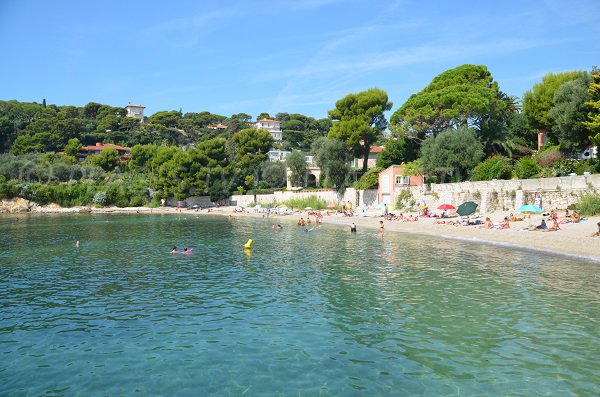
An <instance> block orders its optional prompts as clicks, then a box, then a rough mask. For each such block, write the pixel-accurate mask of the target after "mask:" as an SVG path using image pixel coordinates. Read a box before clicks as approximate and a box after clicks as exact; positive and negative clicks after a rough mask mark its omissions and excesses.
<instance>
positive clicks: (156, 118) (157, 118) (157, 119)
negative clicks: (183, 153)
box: [149, 110, 181, 128]
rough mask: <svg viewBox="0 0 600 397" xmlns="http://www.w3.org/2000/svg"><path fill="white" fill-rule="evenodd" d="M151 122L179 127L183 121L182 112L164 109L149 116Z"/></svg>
mask: <svg viewBox="0 0 600 397" xmlns="http://www.w3.org/2000/svg"><path fill="white" fill-rule="evenodd" d="M149 119H150V122H151V123H153V124H160V125H164V126H165V127H170V128H177V127H179V122H180V121H181V113H179V112H177V111H175V110H173V111H171V112H167V111H162V112H156V113H154V114H153V115H152V116H150V117H149Z"/></svg>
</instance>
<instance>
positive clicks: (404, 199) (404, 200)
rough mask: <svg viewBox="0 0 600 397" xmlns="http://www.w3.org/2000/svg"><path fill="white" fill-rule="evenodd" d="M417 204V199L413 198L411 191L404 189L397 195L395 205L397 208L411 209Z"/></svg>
mask: <svg viewBox="0 0 600 397" xmlns="http://www.w3.org/2000/svg"><path fill="white" fill-rule="evenodd" d="M415 204H416V201H415V199H414V198H413V195H412V193H411V191H410V190H408V189H403V190H401V191H400V193H399V194H398V195H397V196H396V204H395V206H394V207H395V208H397V209H403V208H406V209H409V210H410V209H412V208H413V207H414V206H415Z"/></svg>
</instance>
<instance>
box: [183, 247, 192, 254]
mask: <svg viewBox="0 0 600 397" xmlns="http://www.w3.org/2000/svg"><path fill="white" fill-rule="evenodd" d="M183 253H184V254H186V255H192V249H191V248H189V249H188V248H187V247H185V248H184V249H183Z"/></svg>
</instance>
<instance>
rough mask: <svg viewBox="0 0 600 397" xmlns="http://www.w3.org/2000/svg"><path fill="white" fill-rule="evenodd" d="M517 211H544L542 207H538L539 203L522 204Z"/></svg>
mask: <svg viewBox="0 0 600 397" xmlns="http://www.w3.org/2000/svg"><path fill="white" fill-rule="evenodd" d="M517 211H519V212H527V213H530V214H531V213H538V212H542V209H541V208H540V207H538V206H537V205H532V204H527V205H522V206H520V207H519V208H517Z"/></svg>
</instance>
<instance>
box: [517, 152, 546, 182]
mask: <svg viewBox="0 0 600 397" xmlns="http://www.w3.org/2000/svg"><path fill="white" fill-rule="evenodd" d="M541 170H542V169H541V167H540V166H539V164H538V163H537V162H536V161H535V160H533V159H531V158H529V157H523V158H521V159H520V160H519V161H517V162H516V163H515V175H516V176H517V178H519V179H530V178H535V177H536V176H538V174H539V173H540V171H541Z"/></svg>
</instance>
